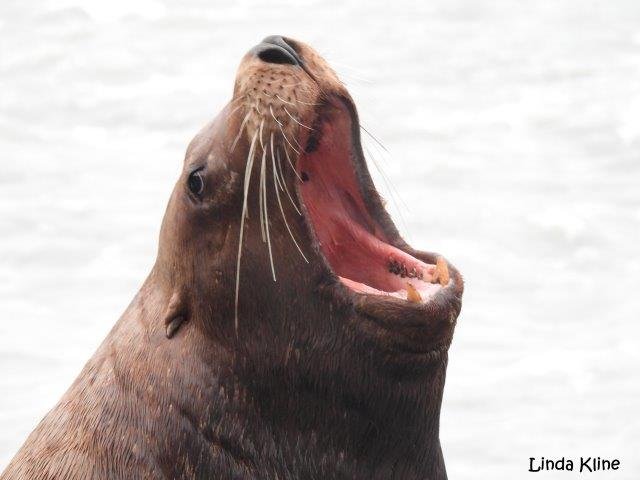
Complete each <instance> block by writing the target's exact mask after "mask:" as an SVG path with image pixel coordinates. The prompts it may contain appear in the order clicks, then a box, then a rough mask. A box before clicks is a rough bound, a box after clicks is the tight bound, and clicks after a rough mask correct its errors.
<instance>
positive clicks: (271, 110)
mask: <svg viewBox="0 0 640 480" xmlns="http://www.w3.org/2000/svg"><path fill="white" fill-rule="evenodd" d="M269 111H270V112H271V116H272V117H273V119H274V120H275V121H276V123H277V124H278V125H280V128H282V124H281V123H280V120H278V119H277V118H276V116H275V115H274V114H273V108H271V105H269Z"/></svg>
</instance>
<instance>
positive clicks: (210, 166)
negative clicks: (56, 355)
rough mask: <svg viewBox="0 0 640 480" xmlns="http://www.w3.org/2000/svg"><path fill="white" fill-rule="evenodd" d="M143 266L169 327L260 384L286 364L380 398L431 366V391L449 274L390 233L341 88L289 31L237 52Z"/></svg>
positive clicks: (443, 333)
mask: <svg viewBox="0 0 640 480" xmlns="http://www.w3.org/2000/svg"><path fill="white" fill-rule="evenodd" d="M425 188H427V189H428V186H425ZM155 274H156V276H157V277H158V278H160V279H161V283H162V285H163V288H165V289H166V291H167V298H171V301H170V302H169V303H168V305H167V307H166V318H165V321H166V322H167V325H168V326H169V327H168V329H170V332H169V330H168V332H169V333H170V335H169V336H172V335H173V334H174V333H175V334H176V336H179V335H180V334H181V332H180V331H178V332H177V333H176V332H175V329H174V328H173V325H174V323H173V322H174V319H175V318H179V319H180V321H182V320H186V321H187V323H185V325H187V324H192V325H193V328H198V329H200V330H201V331H202V332H205V333H206V335H207V336H208V338H210V339H211V342H212V343H215V344H218V345H222V346H224V348H225V349H226V351H228V352H231V354H232V356H233V358H234V359H235V360H234V362H235V365H236V366H238V365H242V366H243V367H242V368H244V369H245V370H246V371H250V372H252V373H251V375H254V376H255V377H256V378H259V381H260V382H263V381H264V382H268V379H269V378H271V377H272V376H273V375H276V373H274V372H280V373H278V374H282V375H284V373H282V372H289V373H288V374H287V375H290V378H293V377H296V378H303V377H304V378H307V377H309V378H314V379H315V381H318V382H321V381H323V380H322V379H327V378H334V379H335V378H340V379H341V380H340V384H341V385H343V386H342V387H341V388H347V387H345V386H344V385H351V386H352V387H353V388H354V390H359V391H360V393H361V394H362V395H372V392H377V393H373V395H382V393H381V392H383V391H389V392H391V391H392V390H393V391H398V382H399V381H404V382H406V384H407V385H414V386H415V385H416V383H415V382H418V383H417V384H420V385H422V386H424V383H420V382H428V381H429V379H431V381H432V382H434V385H435V386H434V389H435V390H436V391H437V392H438V395H436V397H438V398H439V396H440V395H441V392H442V385H443V379H444V373H443V371H441V370H440V369H435V370H434V367H433V365H445V364H446V352H447V349H448V346H449V344H450V342H451V339H452V335H453V330H454V326H455V321H456V318H457V316H458V314H459V312H460V308H461V296H462V291H463V282H462V278H461V276H460V274H459V273H458V271H457V270H456V269H455V268H454V267H453V266H452V265H451V264H449V263H448V262H447V261H446V260H444V258H443V257H442V256H440V255H438V254H435V253H429V252H423V251H418V250H415V249H413V248H412V247H411V246H409V245H408V244H407V243H406V242H405V241H404V240H403V239H402V238H401V237H400V235H399V233H398V230H397V229H396V227H395V226H394V224H393V222H392V220H391V219H390V217H389V215H388V214H387V212H386V211H385V208H384V204H383V201H382V198H381V197H380V195H379V194H378V192H377V190H376V188H375V186H374V184H373V182H372V179H371V177H370V174H369V172H368V170H367V165H366V161H365V158H364V155H363V151H362V147H361V139H360V124H359V121H358V114H357V110H356V107H355V105H354V102H353V100H352V98H351V96H350V95H349V93H348V92H347V90H346V88H345V86H344V85H343V84H342V83H341V82H340V80H339V79H338V77H337V75H336V74H335V73H334V71H333V70H332V69H331V67H330V66H329V65H328V64H327V62H326V61H325V60H324V59H323V58H321V57H320V56H319V55H318V54H317V53H316V52H315V51H314V50H313V49H312V48H311V47H309V46H308V45H306V44H304V43H302V42H299V41H296V40H292V39H289V38H283V37H279V36H271V37H267V38H265V39H264V40H263V41H262V42H261V43H260V44H258V45H257V46H256V47H254V48H252V49H251V50H250V51H249V52H248V53H247V54H246V55H245V56H244V58H243V59H242V61H241V64H240V66H239V69H238V73H237V76H236V79H235V85H234V89H233V97H232V99H231V101H230V102H229V103H228V104H227V105H226V106H225V107H224V109H223V110H222V112H221V113H220V114H219V115H218V116H217V117H216V118H215V119H214V120H213V121H212V122H211V123H210V124H209V125H207V126H206V127H204V128H203V129H202V131H200V133H198V134H197V136H196V137H195V138H194V139H193V141H192V142H191V144H190V145H189V147H188V149H187V153H186V158H185V161H184V168H183V171H182V174H181V176H180V178H179V180H178V182H177V184H176V186H175V189H174V191H173V194H172V197H171V200H170V203H169V206H168V208H167V212H166V215H165V219H164V222H163V227H162V230H161V238H160V248H159V254H158V260H157V264H156V267H155ZM238 368H239V367H238ZM434 371H435V372H437V373H433V372H434ZM291 376H293V377H291ZM365 379H366V380H365ZM400 390H401V389H400ZM418 390H419V391H418ZM418 390H415V392H409V391H408V392H405V393H407V394H408V395H413V394H415V395H424V394H425V390H424V389H423V388H421V389H418ZM386 395H387V397H390V396H393V395H394V394H392V393H388V394H386Z"/></svg>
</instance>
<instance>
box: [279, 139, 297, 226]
mask: <svg viewBox="0 0 640 480" xmlns="http://www.w3.org/2000/svg"><path fill="white" fill-rule="evenodd" d="M285 152H286V150H285ZM276 155H277V157H278V167H280V176H281V177H282V184H283V185H284V191H285V192H286V193H287V197H289V200H290V201H291V205H293V208H295V209H296V212H298V215H300V216H302V212H301V211H300V209H299V208H298V206H297V205H296V202H294V201H293V197H292V196H291V193H290V192H289V187H287V180H286V179H285V178H284V173H283V172H282V157H281V156H280V149H278V153H277V154H276ZM294 173H296V175H297V173H298V172H296V171H295V170H294ZM300 181H302V179H300Z"/></svg>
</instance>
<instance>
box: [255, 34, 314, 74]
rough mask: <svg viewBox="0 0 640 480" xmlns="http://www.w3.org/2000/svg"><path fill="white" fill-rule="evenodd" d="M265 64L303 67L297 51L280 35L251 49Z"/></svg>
mask: <svg viewBox="0 0 640 480" xmlns="http://www.w3.org/2000/svg"><path fill="white" fill-rule="evenodd" d="M251 51H252V52H253V53H254V54H255V55H256V56H257V57H258V58H259V59H260V60H262V61H263V62H267V63H285V64H289V65H298V66H299V67H301V66H302V61H301V60H300V57H299V56H298V54H297V53H296V51H295V50H294V49H293V47H291V45H289V44H288V43H287V42H285V41H284V38H282V37H281V36H279V35H271V36H269V37H267V38H265V39H264V40H262V42H261V43H259V44H258V45H256V46H255V47H253V48H252V49H251Z"/></svg>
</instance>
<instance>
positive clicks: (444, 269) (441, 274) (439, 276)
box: [433, 257, 449, 287]
mask: <svg viewBox="0 0 640 480" xmlns="http://www.w3.org/2000/svg"><path fill="white" fill-rule="evenodd" d="M433 276H434V281H436V280H439V281H440V285H442V286H443V287H444V286H446V285H447V284H448V283H449V267H448V266H447V262H446V261H445V259H444V258H442V257H438V258H437V259H436V271H435V272H434V274H433Z"/></svg>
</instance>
